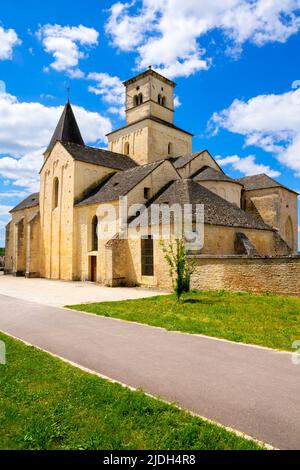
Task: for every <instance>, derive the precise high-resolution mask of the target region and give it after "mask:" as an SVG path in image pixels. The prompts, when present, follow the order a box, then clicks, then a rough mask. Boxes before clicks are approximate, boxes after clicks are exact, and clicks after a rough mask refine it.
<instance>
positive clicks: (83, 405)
mask: <svg viewBox="0 0 300 470" xmlns="http://www.w3.org/2000/svg"><path fill="white" fill-rule="evenodd" d="M0 340H2V341H4V342H5V344H6V348H7V364H6V365H0V422H1V426H0V449H2V450H3V449H37V450H42V449H105V450H124V449H131V450H139V449H151V450H155V449H160V450H162V449H171V450H175V449H181V450H188V449H200V450H201V449H203V450H205V449H207V450H208V449H250V450H251V449H258V448H259V446H258V445H257V444H256V443H255V442H253V441H250V440H246V439H244V438H242V437H238V436H237V435H235V434H234V433H231V432H228V431H226V430H225V429H223V428H221V427H218V426H216V425H214V424H211V423H207V422H205V421H203V420H201V419H199V418H196V417H193V416H191V415H190V414H188V413H185V412H183V411H180V410H179V409H177V408H176V407H175V406H171V405H167V404H165V403H163V402H161V401H159V400H155V399H152V398H149V397H147V396H146V395H145V394H143V393H142V392H132V391H130V390H128V389H126V388H124V387H122V386H121V385H118V384H113V383H111V382H109V381H107V380H103V379H100V378H99V377H96V376H94V375H90V374H88V373H85V372H82V371H80V370H79V369H77V368H75V367H72V366H70V365H68V364H65V363H64V362H62V361H60V360H59V359H56V358H53V357H52V356H50V355H49V354H46V353H44V352H42V351H39V350H37V349H35V348H32V347H28V346H25V345H24V344H23V343H21V342H19V341H16V340H14V339H12V338H9V337H7V336H5V335H3V334H0Z"/></svg>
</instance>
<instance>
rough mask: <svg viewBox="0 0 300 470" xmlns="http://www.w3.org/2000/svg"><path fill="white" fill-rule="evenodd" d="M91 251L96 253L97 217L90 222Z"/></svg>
mask: <svg viewBox="0 0 300 470" xmlns="http://www.w3.org/2000/svg"><path fill="white" fill-rule="evenodd" d="M92 251H98V217H97V216H96V215H95V217H93V220H92Z"/></svg>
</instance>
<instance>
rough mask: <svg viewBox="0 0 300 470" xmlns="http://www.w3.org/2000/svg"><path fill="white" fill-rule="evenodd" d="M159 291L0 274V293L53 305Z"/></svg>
mask: <svg viewBox="0 0 300 470" xmlns="http://www.w3.org/2000/svg"><path fill="white" fill-rule="evenodd" d="M162 293H163V292H161V291H158V290H152V289H141V288H139V287H137V288H124V287H122V288H121V287H120V288H113V289H112V288H111V287H104V286H101V285H100V284H95V283H92V282H67V281H51V280H49V279H25V277H13V276H3V275H0V294H2V295H8V296H12V297H17V298H19V299H24V300H29V301H31V302H38V303H40V304H44V305H53V306H55V307H64V306H65V305H76V304H84V303H89V302H108V301H113V300H127V299H140V298H143V297H153V296H155V295H161V294H162Z"/></svg>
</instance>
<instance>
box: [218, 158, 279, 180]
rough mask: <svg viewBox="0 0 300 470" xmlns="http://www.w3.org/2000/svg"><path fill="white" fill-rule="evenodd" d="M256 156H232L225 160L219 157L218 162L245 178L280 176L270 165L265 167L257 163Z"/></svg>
mask: <svg viewBox="0 0 300 470" xmlns="http://www.w3.org/2000/svg"><path fill="white" fill-rule="evenodd" d="M255 160H256V159H255V156H254V155H249V156H248V157H244V158H241V157H239V156H238V155H231V156H228V157H225V158H222V157H220V156H219V157H217V162H218V164H219V165H220V166H227V165H231V166H232V168H233V169H234V170H237V171H239V172H240V173H242V174H243V175H245V176H251V175H257V174H259V173H265V174H266V175H269V176H270V177H271V178H276V177H277V176H280V172H279V171H276V170H272V168H270V167H269V166H268V165H263V164H261V163H257V162H256V161H255Z"/></svg>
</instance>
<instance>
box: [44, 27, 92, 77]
mask: <svg viewBox="0 0 300 470" xmlns="http://www.w3.org/2000/svg"><path fill="white" fill-rule="evenodd" d="M37 37H38V38H39V40H40V41H41V42H42V44H43V46H44V49H45V51H46V52H48V53H49V54H51V55H52V56H53V59H54V62H52V63H51V64H50V67H52V68H53V69H54V70H56V71H57V72H68V74H69V75H70V76H71V77H72V78H83V77H84V73H83V72H82V71H81V70H80V69H79V68H78V64H79V61H80V60H81V59H84V58H86V57H87V54H86V51H87V49H89V48H90V47H92V46H97V45H98V37H99V33H98V32H97V31H96V30H95V29H94V28H87V27H86V26H83V25H79V26H72V27H71V26H60V25H58V24H55V25H51V24H47V25H45V26H41V27H40V29H39V31H38V32H37ZM45 70H47V68H46V69H45Z"/></svg>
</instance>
